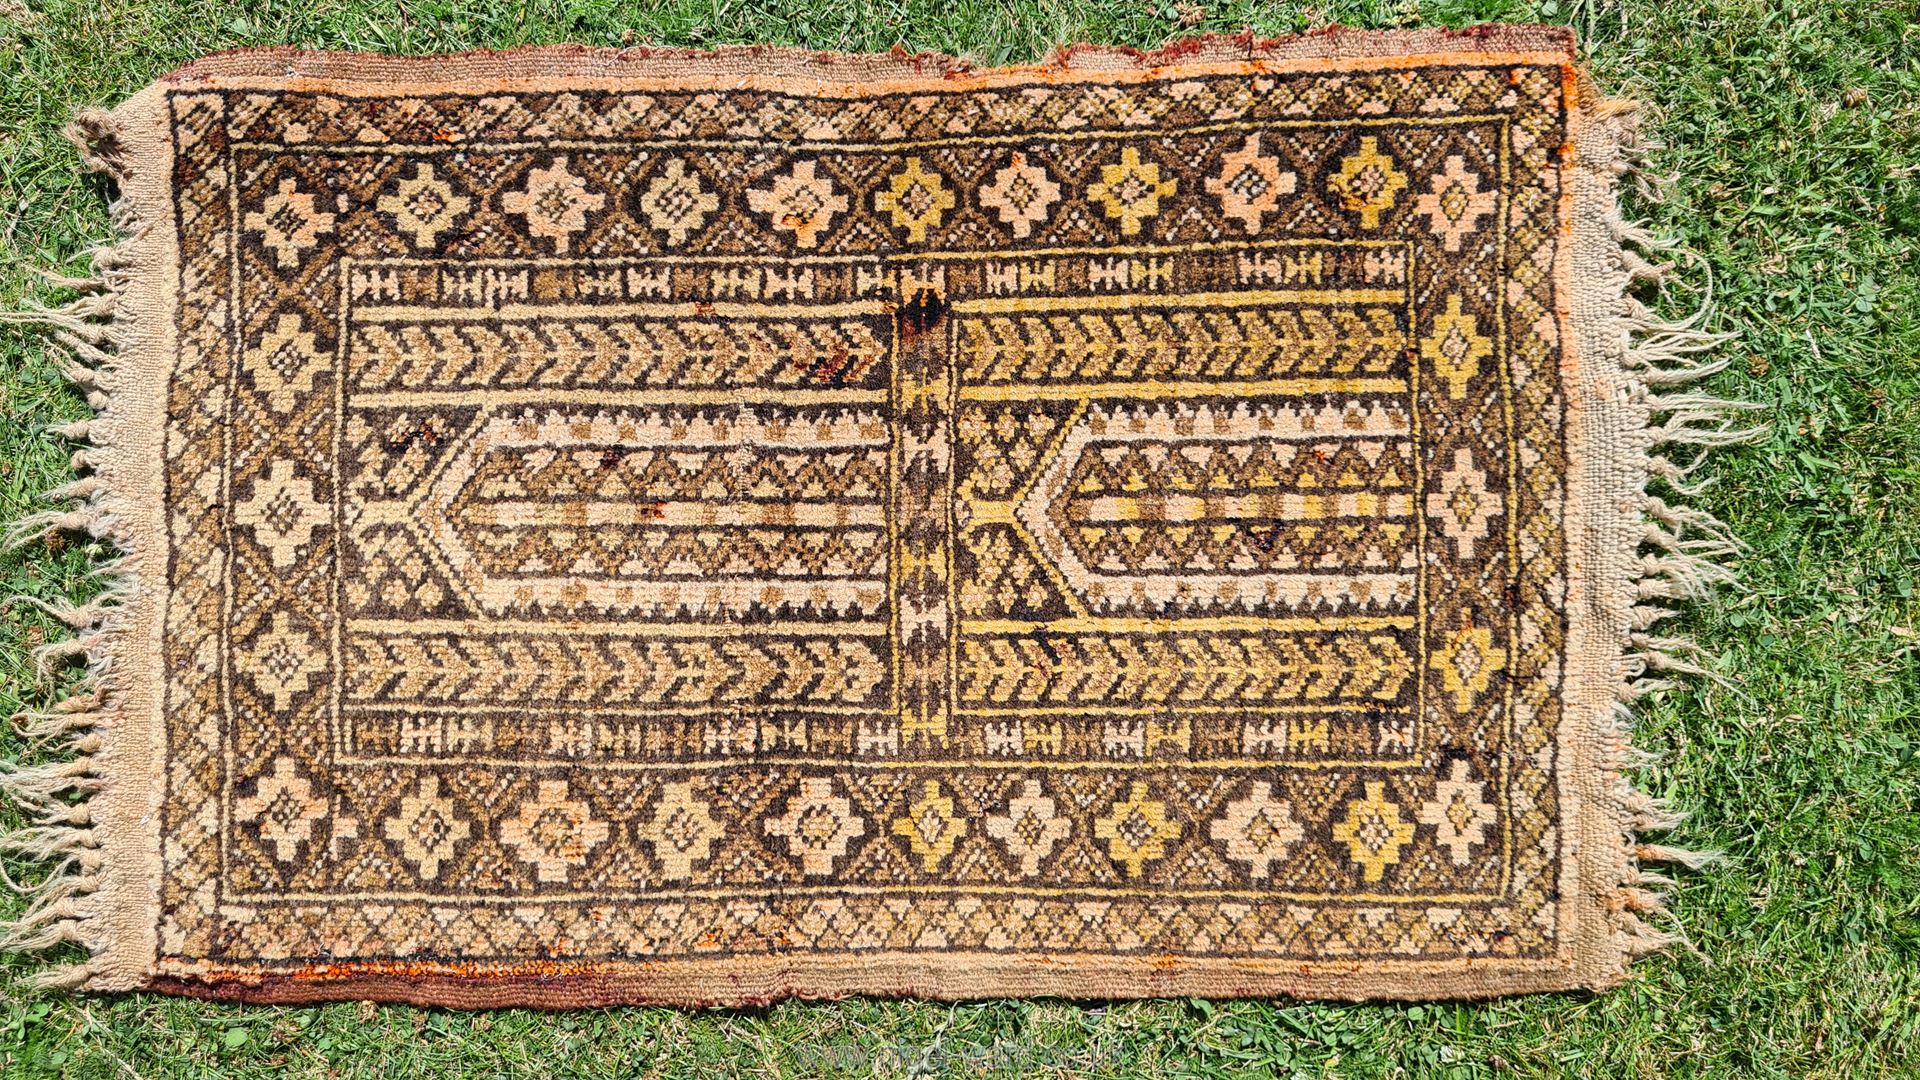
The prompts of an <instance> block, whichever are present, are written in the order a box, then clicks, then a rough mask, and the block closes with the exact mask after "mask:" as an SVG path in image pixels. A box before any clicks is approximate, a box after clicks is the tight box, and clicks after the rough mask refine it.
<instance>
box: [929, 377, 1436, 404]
mask: <svg viewBox="0 0 1920 1080" xmlns="http://www.w3.org/2000/svg"><path fill="white" fill-rule="evenodd" d="M1406 392H1407V380H1405V379H1376V378H1360V379H1262V380H1258V381H1251V382H1198V381H1182V382H1163V381H1161V380H1158V379H1142V380H1140V381H1138V382H1126V381H1116V382H1094V383H998V384H995V385H992V386H962V387H961V388H960V398H961V400H963V401H1079V400H1082V399H1085V398H1098V397H1125V398H1135V399H1143V400H1155V399H1161V398H1184V397H1234V398H1249V397H1305V396H1307V395H1310V394H1404V393H1406Z"/></svg>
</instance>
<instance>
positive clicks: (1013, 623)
mask: <svg viewBox="0 0 1920 1080" xmlns="http://www.w3.org/2000/svg"><path fill="white" fill-rule="evenodd" d="M1413 624H1414V617H1413V616H1412V615H1384V616H1372V615H1329V616H1327V617H1325V618H1311V617H1309V618H1278V619H1263V618H1260V617H1258V616H1251V615H1247V616H1239V615H1223V616H1211V617H1199V618H1192V619H1180V618H1167V619H1140V618H1102V617H1100V616H1080V617H1076V618H1067V619H1044V620H1039V621H1034V622H1026V621H1022V620H1020V619H963V620H962V621H961V623H960V633H961V635H962V636H963V637H973V636H994V635H1004V634H1020V635H1027V634H1174V633H1193V634H1219V633H1230V634H1236V633H1259V632H1262V631H1268V632H1273V633H1313V632H1316V631H1340V630H1410V629H1412V628H1413Z"/></svg>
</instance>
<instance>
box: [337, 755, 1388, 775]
mask: <svg viewBox="0 0 1920 1080" xmlns="http://www.w3.org/2000/svg"><path fill="white" fill-rule="evenodd" d="M334 760H335V761H336V762H338V763H339V764H342V765H363V766H369V767H390V766H393V765H420V766H439V767H446V768H454V767H463V766H472V767H480V768H496V769H574V768H579V767H580V766H581V765H583V764H591V765H592V766H593V767H594V768H595V769H606V770H608V771H612V772H713V771H716V770H721V769H741V768H756V769H757V768H778V769H793V768H816V769H841V770H845V769H947V770H953V771H966V770H969V769H989V770H998V771H1005V770H1009V769H1014V770H1018V769H1025V770H1034V771H1039V770H1051V771H1066V772H1081V771H1094V772H1108V771H1117V772H1130V771H1141V770H1144V771H1148V772H1159V773H1164V772H1167V771H1169V770H1174V769H1202V770H1211V771H1222V770H1224V771H1227V772H1247V771H1258V770H1262V769H1314V770H1339V769H1346V770H1358V769H1380V768H1411V767H1414V766H1417V765H1419V764H1420V762H1419V761H1418V760H1414V759H1408V758H1385V759H1381V758H1367V759H1357V758H1342V759H1338V760H1334V759H1322V758H1284V757H1264V758H1252V757H1247V758H1205V759H1195V760H1188V759H1185V758H1136V759H1127V758H1098V759H1094V760H1084V759H1082V760H1070V761H1056V760H1051V759H1048V758H1041V757H1030V758H1029V757H1004V758H948V759H942V760H937V761H921V760H913V761H909V760H895V759H891V758H878V757H875V758H863V757H857V756H850V755H834V756H831V757H818V756H815V757H791V756H789V757H777V756H774V755H770V754H765V755H755V756H753V757H752V758H749V759H743V758H741V757H739V756H738V755H733V756H724V757H717V758H707V759H704V760H695V761H619V760H611V759H608V758H604V757H593V756H590V755H582V756H580V757H564V758H560V757H546V758H540V757H524V756H523V757H499V756H489V755H481V754H442V755H429V754H366V755H361V756H357V757H340V758H335V759H334Z"/></svg>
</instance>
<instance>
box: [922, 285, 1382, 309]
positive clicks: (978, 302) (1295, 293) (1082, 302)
mask: <svg viewBox="0 0 1920 1080" xmlns="http://www.w3.org/2000/svg"><path fill="white" fill-rule="evenodd" d="M1406 299H1407V292H1406V290H1405V289H1234V290H1229V291H1225V292H1192V293H1139V292H1125V293H1110V294H1096V295H1092V296H982V297H978V298H976V299H972V300H955V301H953V304H952V310H953V313H954V314H956V315H1024V314H1026V313H1028V312H1042V311H1114V310H1121V311H1140V310H1142V309H1150V308H1168V307H1178V308H1223V307H1224V308H1235V307H1277V306H1279V305H1282V304H1323V305H1326V306H1329V307H1350V306H1353V305H1356V304H1402V303H1405V302H1406Z"/></svg>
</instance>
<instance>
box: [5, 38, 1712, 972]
mask: <svg viewBox="0 0 1920 1080" xmlns="http://www.w3.org/2000/svg"><path fill="white" fill-rule="evenodd" d="M1573 55H1574V53H1573V45H1572V42H1571V39H1570V38H1569V37H1568V36H1567V35H1566V34H1564V33H1562V32H1559V31H1551V30H1542V29H1531V28H1508V27H1493V28H1482V29H1480V30H1478V31H1474V32H1470V33H1458V34H1456V33H1449V32H1440V31H1422V32H1413V33H1384V34H1365V33H1345V32H1341V33H1331V34H1321V35H1313V36H1307V37H1302V38H1297V39H1288V40H1283V41H1277V42H1259V41H1254V40H1251V39H1249V38H1211V39H1202V40H1198V41H1193V42H1187V43H1184V44H1182V45H1179V46H1176V47H1174V48H1172V49H1169V50H1167V51H1164V52H1162V53H1157V54H1138V53H1132V52H1127V51H1122V50H1108V49H1090V48H1082V49H1075V50H1067V51H1064V52H1062V53H1061V54H1060V55H1059V56H1057V57H1056V58H1055V59H1053V60H1052V61H1050V62H1049V63H1047V64H1045V65H1041V66H1036V67H1028V68H1013V69H1004V70H993V71H976V70H972V69H970V68H968V67H967V66H966V65H964V64H962V63H960V62H957V61H953V60H948V59H943V58H935V57H924V56H919V57H912V56H905V55H895V56H891V57H889V56H869V57H849V56H830V55H815V54H806V53H798V52H794V51H788V50H773V49H734V50H725V51H722V52H719V53H701V54H686V53H676V52H671V51H659V50H626V51H621V52H610V51H594V50H584V49H538V50H531V51H522V52H516V53H511V54H469V55H462V56H456V57H442V58H430V59H421V60H403V59H394V58H385V57H373V56H350V55H327V54H307V53H298V52H292V51H274V50H268V51H253V52H243V53H235V54H226V55H221V56H215V57H211V58H208V59H206V60H203V61H200V62H198V63H195V64H193V65H191V66H189V67H188V68H186V69H183V70H182V71H180V72H177V73H175V74H174V75H172V76H169V77H168V78H167V79H165V80H163V81H162V82H160V83H159V84H157V85H155V86H154V87H152V88H151V89H149V90H147V91H146V92H144V93H142V94H140V95H139V96H138V97H136V98H134V99H133V100H131V101H130V102H128V103H127V104H125V105H123V106H121V107H120V108H118V109H116V110H114V111H113V112H112V113H110V114H94V115H90V116H88V117H86V118H83V120H82V122H81V125H80V126H81V130H82V135H83V137H84V141H85V142H86V144H87V146H88V148H89V152H90V154H91V156H92V161H93V163H94V164H95V165H96V166H97V167H100V168H103V169H105V170H107V171H108V172H109V173H110V174H111V175H112V177H113V179H115V180H116V181H117V183H118V185H119V188H120V191H121V194H122V199H121V201H120V203H119V204H118V207H117V212H118V215H119V217H120V219H121V224H122V226H123V227H124V229H125V230H126V237H125V239H124V241H123V242H122V243H121V244H120V246H119V247H117V248H115V249H112V250H110V251H108V252H107V253H105V254H104V255H103V257H102V260H101V264H102V279H101V282H100V283H99V285H100V288H101V292H100V293H99V294H98V295H97V296H94V297H91V298H89V299H87V300H85V301H83V302H82V303H81V304H79V305H76V306H74V307H72V308H69V309H67V310H66V311H64V312H56V313H52V314H50V315H48V316H47V318H48V319H49V321H53V322H55V323H56V324H58V326H59V327H60V328H61V331H62V333H63V335H64V338H65V340H66V341H67V342H68V343H69V344H70V345H72V346H73V348H74V349H75V352H76V360H77V366H76V371H75V374H76V377H78V378H80V379H82V380H83V381H84V382H85V383H86V384H87V385H90V386H92V387H94V388H95V402H96V405H98V406H99V407H100V408H101V410H102V411H101V414H100V416H99V417H98V418H97V419H95V420H93V421H92V422H91V423H90V424H88V425H82V426H81V429H80V430H78V431H73V432H69V434H70V435H73V436H74V437H76V438H83V439H85V440H87V441H88V442H89V443H90V444H91V445H90V447H89V448H88V449H86V450H85V451H83V454H82V458H83V462H82V464H83V465H85V466H87V467H88V468H89V469H90V473H89V475H88V478H86V479H83V480H82V481H81V482H80V483H79V484H78V485H75V487H73V488H71V489H69V490H68V491H67V492H65V493H64V494H67V495H69V496H72V497H75V498H80V499H82V500H83V502H82V503H81V504H80V505H79V506H78V507H77V508H76V509H74V510H72V511H68V512H65V514H64V516H61V517H59V518H58V519H55V520H51V521H49V522H46V523H44V524H46V525H49V526H64V527H82V528H88V529H91V530H93V531H94V532H95V533H96V534H97V535H101V536H106V537H110V538H111V539H113V540H115V541H116V542H117V543H119V545H120V546H121V547H122V548H123V549H124V550H125V551H126V556H125V559H124V561H123V562H122V563H121V564H120V565H119V567H118V569H117V570H116V571H115V572H116V574H117V575H118V578H117V585H116V591H115V592H114V594H113V596H112V597H111V598H110V599H111V600H112V601H115V602H111V603H108V604H106V605H104V606H101V607H98V608H89V609H84V610H82V611H80V612H79V613H78V614H77V616H76V617H75V618H74V620H73V621H75V622H76V623H81V624H85V625H84V633H83V636H82V637H80V638H79V639H78V641H77V642H76V643H73V644H71V645H69V646H66V648H67V651H69V652H73V653H84V654H85V656H87V657H88V658H89V659H92V660H93V661H95V667H96V678H95V680H94V682H93V684H92V685H91V686H90V687H89V689H88V690H87V692H86V693H85V694H84V695H83V696H82V697H79V698H75V699H72V700H70V701H68V702H66V703H64V704H63V705H61V706H60V707H58V708H56V709H53V710H52V711H49V712H47V713H45V714H41V715H39V716H37V717H34V718H31V719H30V721H29V722H30V723H31V724H34V725H38V729H39V730H40V731H42V732H43V733H44V732H55V733H58V732H74V733H76V746H77V750H76V753H77V754H78V755H79V756H78V758H77V759H76V760H77V764H76V763H71V762H62V763H60V764H58V765H56V766H48V767H41V771H40V772H35V771H33V770H32V769H21V770H15V771H14V772H12V773H10V774H9V781H8V782H9V784H10V787H11V789H12V790H13V791H14V793H15V794H16V795H19V796H21V797H22V798H23V799H25V800H27V801H28V802H29V804H30V805H34V806H37V807H38V808H39V810H40V812H41V814H42V818H43V827H44V830H45V831H44V832H43V833H42V834H38V835H42V836H44V837H46V838H48V839H47V840H46V841H45V842H44V844H43V846H45V847H47V848H48V849H49V853H52V854H60V853H62V852H66V853H79V854H78V855H77V857H76V858H75V859H73V860H70V862H69V864H68V866H67V868H66V870H65V871H64V872H63V874H62V875H58V876H56V878H55V879H54V880H53V881H51V882H49V884H48V885H47V886H46V887H45V888H46V893H45V894H44V895H43V896H42V903H41V904H40V905H39V906H38V907H36V908H35V909H33V911H32V912H30V913H29V915H28V916H27V917H26V918H24V919H22V920H20V922H19V923H18V924H17V925H16V928H15V933H16V937H15V942H14V944H15V945H16V946H17V947H27V946H30V945H44V944H51V943H53V942H56V941H59V940H66V939H71V940H78V941H81V942H83V943H85V944H86V945H88V946H89V947H90V949H91V952H92V957H91V959H90V960H88V961H86V962H83V963H81V964H79V965H77V966H74V967H71V968H66V969H62V970H60V971H58V972H56V973H55V974H54V975H53V976H52V979H54V980H57V981H62V982H65V983H67V984H69V985H78V986H83V987H86V988H90V989H98V990H113V989H129V988H150V989H156V990H163V991H170V992H177V993H189V994H202V995H211V996H218V997H230V998H243V999H249V1000H260V1001H296V1000H310V999H320V998H340V997H373V998H400V999H407V1000H414V1001H421V1002H432V1003H440V1004H451V1005H492V1004H511V1003H530V1004H538V1005H549V1006H566V1005H584V1004H592V1003H598V1002H608V1001H628V1002H640V1001H647V1002H679V1003H712V1002H729V1003H740V1002H754V1001H765V1000H769V999H772V998H776V997H780V996H784V995H804V996H834V995H841V994H847V993H878V994H920V995H931V996H939V997H980V996H992V995H1008V994H1021V995H1026V994H1067V995H1077V996H1095V997H1127V996H1140V995H1163V994H1181V995H1214V996H1226V995H1274V994H1292V995H1311V996H1326V997H1420V998H1439V997H1462V996H1483V995H1490V994H1500V993H1510V992H1517V991H1528V990H1543V989H1557V988H1569V987H1604V986H1607V985H1610V984H1612V983H1614V982H1617V981H1618V980H1619V979H1620V978H1621V977H1622V975H1623V974H1624V971H1625V965H1626V961H1627V959H1628V958H1629V957H1630V956H1631V955H1632V954H1634V953H1636V952H1638V951H1643V950H1644V949H1645V948H1647V947H1649V946H1651V945H1653V944H1656V943H1657V942H1658V941H1659V940H1660V939H1661V935H1660V934H1658V933H1657V932H1656V931H1654V930H1652V929H1650V928H1649V927H1648V926H1647V925H1646V923H1645V922H1644V921H1643V919H1642V915H1643V914H1645V913H1648V912H1650V911H1652V910H1653V909H1654V908H1655V907H1656V906H1657V903H1658V900H1657V898H1656V897H1654V896H1652V894H1650V893H1648V892H1646V891H1645V890H1644V889H1643V888H1642V887H1641V886H1640V885H1639V882H1640V880H1641V879H1640V876H1639V874H1638V870H1637V865H1636V862H1637V857H1640V856H1646V855H1649V854H1655V853H1657V852H1651V851H1650V850H1649V849H1645V848H1638V847H1636V841H1635V840H1634V838H1633V834H1634V832H1635V831H1636V830H1637V829H1640V828H1646V827H1651V826H1657V825H1660V824H1661V823H1662V815H1661V813H1660V811H1659V810H1658V808H1657V807H1656V806H1654V805H1653V804H1652V803H1651V801H1650V800H1647V799H1646V798H1645V797H1644V796H1641V795H1639V794H1637V793H1636V792H1634V791H1633V789H1632V788H1631V786H1630V785H1629V784H1628V783H1627V782H1626V780H1624V779H1623V778H1622V775H1621V772H1620V769H1621V767H1622V764H1623V761H1624V755H1625V754H1626V753H1627V750H1626V740H1625V735H1624V728H1623V726H1622V720H1621V718H1620V712H1619V709H1618V703H1619V702H1620V701H1621V700H1624V699H1625V698H1627V697H1630V696H1631V695H1632V694H1633V693H1634V692H1636V690H1637V689H1638V688H1641V687H1643V686H1644V685H1646V684H1645V682H1644V680H1643V681H1642V682H1640V683H1635V682H1632V681H1630V680H1633V679H1634V678H1635V677H1637V676H1639V675H1640V674H1641V673H1642V672H1643V671H1644V670H1645V669H1646V668H1647V667H1648V666H1649V665H1652V666H1663V665H1664V664H1666V663H1668V661H1667V660H1666V656H1665V653H1664V652H1663V649H1664V645H1663V644H1662V642H1661V641H1660V640H1659V639H1652V638H1648V637H1647V636H1646V628H1647V626H1648V625H1649V623H1650V622H1651V621H1652V620H1653V619H1655V618H1658V617H1659V616H1660V615H1661V614H1664V612H1665V609H1664V608H1662V607H1660V606H1658V605H1659V601H1660V600H1661V599H1662V598H1664V597H1673V596H1678V595H1680V594H1681V593H1682V592H1684V591H1686V590H1687V589H1689V588H1691V587H1693V586H1695V585H1697V584H1699V583H1700V582H1701V581H1703V580H1705V579H1706V578H1707V577H1709V576H1710V572H1709V571H1708V569H1707V568H1705V567H1704V565H1703V564H1700V563H1699V562H1698V561H1697V559H1696V558H1695V557H1694V554H1693V552H1695V549H1693V548H1689V547H1686V546H1685V542H1684V541H1685V534H1683V533H1682V532H1680V530H1682V529H1683V528H1684V527H1685V526H1686V525H1688V524H1689V523H1692V522H1695V521H1696V518H1693V517H1683V516H1681V517H1677V516H1674V515H1676V514H1677V513H1678V512H1676V511H1672V510H1671V509H1670V508H1667V507H1666V504H1665V503H1661V502H1659V501H1658V500H1650V499H1649V497H1648V496H1647V495H1646V494H1645V493H1644V488H1645V485H1646V483H1647V481H1648V477H1649V475H1650V470H1653V471H1655V472H1659V471H1660V470H1661V469H1662V468H1663V467H1664V468H1665V469H1666V470H1667V472H1671V467H1670V466H1663V464H1662V463H1661V462H1660V461H1659V460H1658V459H1656V458H1651V457H1650V456H1649V448H1650V447H1651V446H1652V444H1653V443H1655V442H1658V441H1662V440H1669V441H1672V440H1680V441H1686V440H1688V439H1689V437H1690V434H1689V433H1691V432H1694V431H1696V430H1697V429H1698V427H1699V425H1700V424H1701V423H1705V422H1706V421H1705V420H1704V419H1703V415H1696V413H1698V411H1699V410H1700V409H1704V406H1679V405H1669V406H1666V407H1664V408H1663V407H1662V406H1661V405H1660V404H1659V402H1658V400H1657V399H1655V398H1653V397H1651V396H1650V395H1649V393H1648V386H1647V383H1648V381H1649V380H1648V379H1647V378H1646V375H1647V374H1648V371H1649V367H1648V365H1649V364H1652V363H1656V362H1662V361H1664V360H1666V359H1672V358H1675V357H1677V356H1679V355H1680V354H1682V353H1684V352H1685V351H1686V350H1687V349H1689V348H1691V347H1693V346H1694V345H1695V344H1698V341H1697V339H1696V338H1694V337H1689V336H1688V334H1687V332H1686V331H1684V330H1670V331H1669V332H1668V333H1666V335H1665V336H1664V337H1658V338H1656V339H1654V340H1653V341H1651V342H1650V343H1642V344H1640V345H1635V346H1633V347H1632V349H1630V348H1629V336H1628V331H1630V330H1636V329H1647V328H1649V327H1650V326H1651V325H1652V324H1651V322H1650V321H1649V319H1648V318H1647V317H1646V315H1645V312H1644V310H1641V309H1638V308H1637V305H1634V304H1633V303H1632V301H1630V300H1627V299H1624V292H1623V290H1624V289H1625V287H1626V285H1627V282H1628V278H1629V275H1630V273H1631V272H1632V271H1633V270H1634V269H1636V268H1642V267H1644V265H1645V264H1643V263H1640V262H1639V261H1638V260H1637V259H1634V258H1633V257H1632V256H1630V255H1628V254H1626V253H1624V252H1623V250H1622V242H1623V240H1630V239H1633V238H1634V237H1633V235H1632V231H1631V230H1630V229H1628V228H1627V227H1626V226H1625V225H1623V224H1622V223H1621V221H1620V219H1619V217H1618V215H1617V213H1616V212H1615V210H1614V205H1615V200H1614V187H1615V184H1616V181H1617V178H1618V176H1619V175H1620V174H1621V173H1623V172H1624V171H1625V170H1626V169H1627V168H1629V167H1630V157H1629V152H1630V149H1631V145H1632V123H1631V116H1630V112H1629V110H1628V109H1627V108H1626V107H1625V106H1623V105H1621V104H1619V103H1614V102H1604V101H1601V100H1599V99H1598V98H1597V97H1596V96H1595V95H1594V93H1593V91H1592V89H1591V87H1590V85H1589V84H1588V83H1587V82H1586V81H1585V80H1584V79H1583V77H1582V76H1581V75H1580V74H1579V73H1578V72H1577V70H1576V69H1575V67H1574V63H1573ZM1658 381H1663V382H1664V381H1670V380H1664V379H1663V380H1658ZM1688 409H1694V410H1695V412H1688V411H1687V410H1688ZM1676 410H1677V411H1676ZM1656 412H1657V413H1658V414H1659V416H1660V417H1661V418H1663V419H1661V423H1659V424H1655V423H1653V422H1652V420H1653V419H1654V414H1655V413H1656ZM1696 441H1697V440H1696ZM1663 510H1664V511H1665V513H1666V515H1667V516H1664V517H1663V516H1662V513H1661V512H1662V511H1663ZM1649 512H1651V513H1652V514H1653V516H1652V517H1651V518H1649V517H1648V514H1649ZM1663 538H1664V539H1667V540H1670V541H1673V543H1672V544H1671V545H1669V546H1671V547H1673V548H1674V549H1675V552H1678V553H1674V552H1662V551H1661V550H1660V549H1659V548H1658V547H1653V548H1647V549H1645V550H1647V551H1653V552H1655V554H1653V555H1643V554H1642V551H1643V548H1642V545H1643V543H1645V542H1647V541H1648V540H1650V539H1651V540H1653V541H1654V542H1655V543H1656V544H1658V543H1659V542H1660V541H1661V540H1662V539H1663ZM48 770H53V771H54V772H58V775H57V776H54V775H52V772H49V771H48ZM61 770H64V771H61ZM76 788H77V789H79V790H81V791H82V792H83V793H84V794H87V795H88V796H90V797H89V799H88V800H87V801H86V802H84V803H80V804H73V803H70V802H68V801H67V800H66V799H65V797H64V792H66V791H68V790H71V789H76ZM36 800H38V801H37V802H36ZM76 805H77V806H78V807H79V809H73V807H74V806H76Z"/></svg>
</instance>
